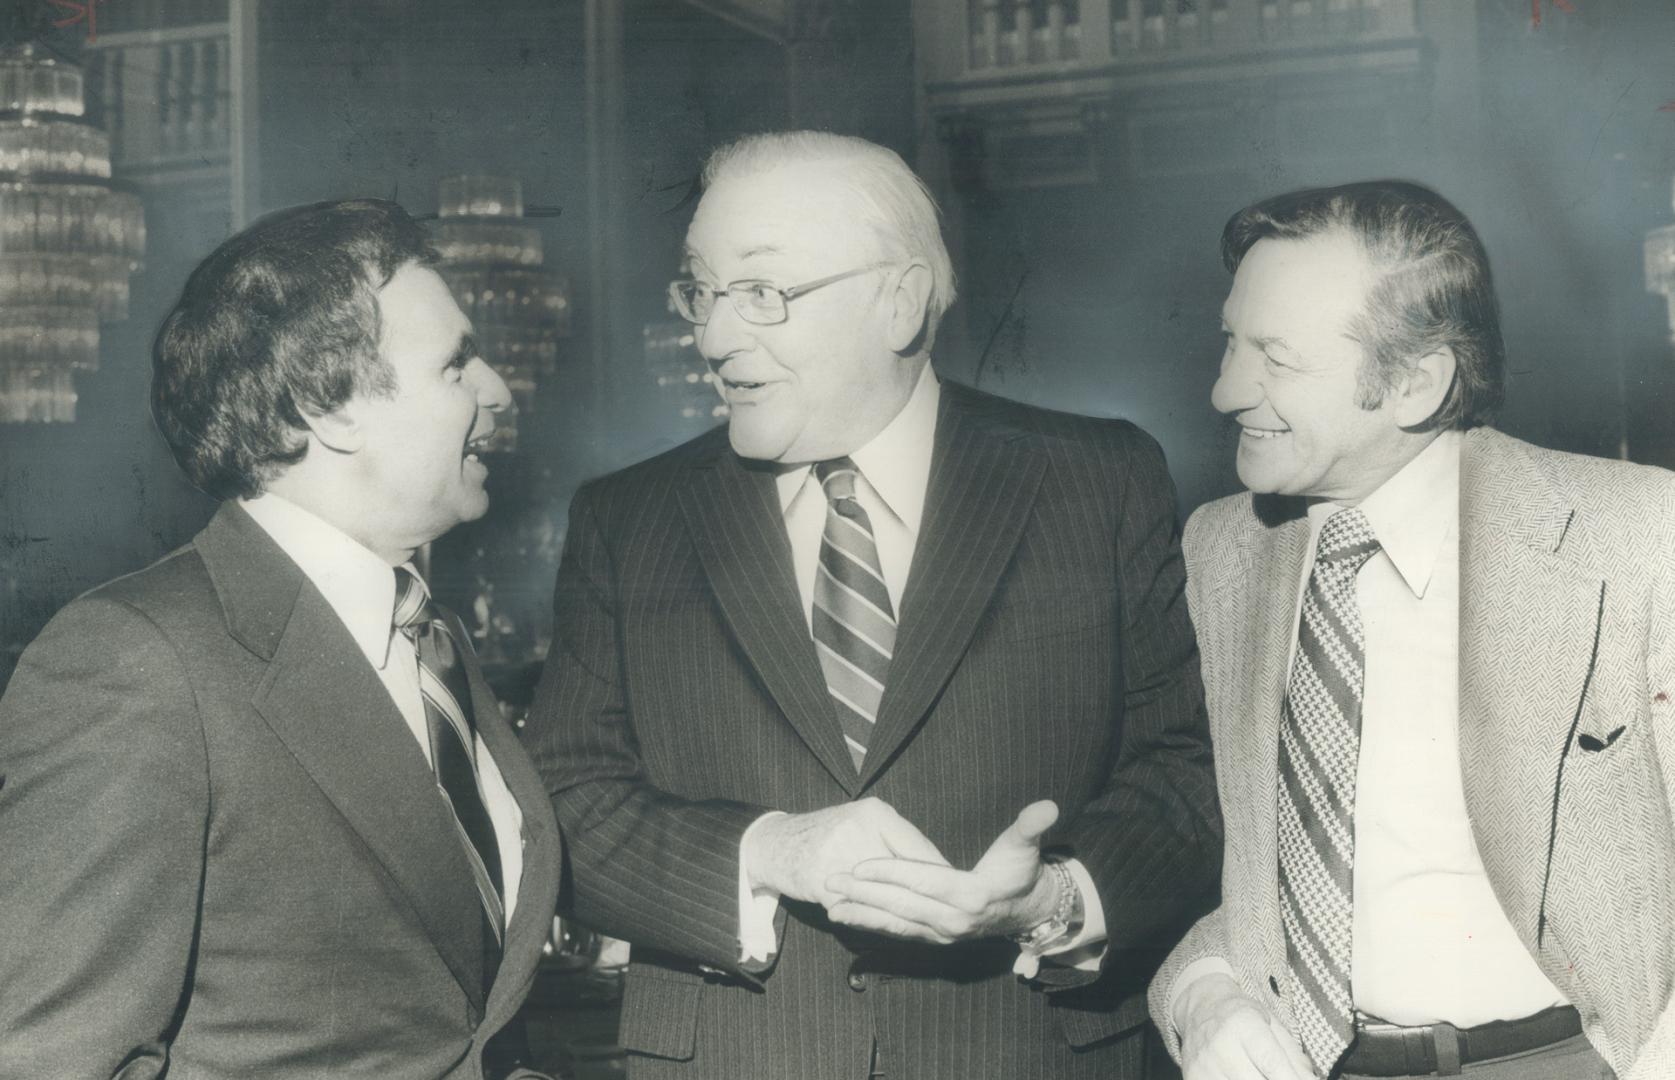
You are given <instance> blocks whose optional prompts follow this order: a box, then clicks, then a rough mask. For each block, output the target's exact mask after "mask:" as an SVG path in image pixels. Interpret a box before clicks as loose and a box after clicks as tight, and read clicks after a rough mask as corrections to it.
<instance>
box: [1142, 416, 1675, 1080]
mask: <svg viewBox="0 0 1675 1080" xmlns="http://www.w3.org/2000/svg"><path fill="white" fill-rule="evenodd" d="M1460 498H1461V507H1460V514H1461V518H1460V544H1461V550H1460V556H1461V561H1460V576H1461V583H1460V589H1461V599H1460V679H1461V686H1460V720H1459V723H1460V754H1461V762H1460V768H1461V770H1462V773H1463V780H1464V785H1465V793H1466V802H1467V808H1468V812H1469V813H1470V815H1471V824H1472V831H1473V835H1474V836H1475V838H1476V841H1477V846H1478V850H1479V852H1480V853H1481V855H1482V857H1483V863H1484V867H1485V869H1486V870H1487V871H1488V874H1489V879H1490V882H1491V884H1492V885H1493V887H1494V890H1495V895H1496V896H1497V898H1498V899H1499V900H1500V903H1501V906H1502V907H1503V908H1504V909H1505V911H1506V915H1507V918H1508V919H1509V920H1510V921H1511V923H1512V926H1513V928H1514V929H1515V930H1516V931H1517V933H1518V936H1519V938H1520V939H1521V940H1522V941H1523V943H1524V946H1525V947H1526V948H1527V949H1529V951H1530V955H1531V956H1533V957H1534V958H1535V960H1536V962H1537V963H1538V964H1539V965H1540V966H1541V969H1542V971H1543V972H1545V973H1546V975H1547V977H1548V978H1549V979H1551V980H1552V981H1553V983H1554V984H1555V985H1557V986H1558V987H1559V989H1560V990H1561V991H1563V992H1564V994H1565V995H1566V996H1567V997H1568V998H1569V999H1570V1000H1571V1001H1572V1002H1573V1003H1574V1004H1575V1005H1576V1007H1577V1008H1578V1009H1579V1010H1580V1011H1581V1014H1582V1020H1583V1023H1584V1025H1585V1027H1586V1030H1587V1035H1588V1037H1589V1039H1590V1040H1591V1041H1592V1042H1593V1044H1594V1045H1595V1046H1596V1047H1597V1048H1598V1049H1599V1051H1600V1053H1601V1054H1602V1055H1603V1056H1604V1057H1605V1058H1606V1060H1607V1061H1609V1062H1610V1064H1611V1065H1612V1067H1613V1068H1614V1069H1615V1070H1616V1071H1617V1072H1618V1074H1619V1075H1621V1076H1624V1077H1627V1078H1632V1080H1654V1078H1662V1077H1668V1076H1672V1075H1675V1018H1672V1016H1671V1013H1670V1009H1669V1002H1670V994H1671V984H1672V979H1675V832H1672V829H1671V811H1670V808H1671V805H1672V804H1675V802H1672V797H1671V783H1672V781H1675V705H1672V704H1671V702H1670V696H1671V695H1672V694H1675V477H1672V476H1671V475H1670V474H1669V473H1667V472H1664V471H1662V470H1659V469H1651V468H1645V467H1640V466H1634V465H1629V464H1625V463H1623V462H1619V461H1606V460H1602V459H1598V458H1589V457H1579V456H1576V455H1572V454H1561V453H1557V452H1554V451H1550V450H1543V449H1540V448H1538V447H1534V446H1531V445H1529V444H1527V443H1523V442H1520V441H1518V440H1516V439H1513V438H1510V437H1508V436H1506V435H1503V434H1501V433H1499V432H1496V431H1493V430H1489V429H1477V430H1474V431H1471V432H1470V433H1468V435H1467V437H1466V439H1465V442H1464V447H1463V453H1462V462H1461V494H1460ZM1307 547H1308V524H1307V521H1306V519H1305V518H1304V517H1303V508H1302V506H1301V505H1300V504H1299V503H1297V502H1296V501H1293V500H1275V499H1266V498H1253V497H1252V496H1251V495H1249V494H1248V493H1247V494H1244V495H1237V496H1233V497H1231V498H1227V499H1222V500H1220V501H1218V502H1215V503H1212V504H1210V505H1208V506H1205V507H1203V508H1201V509H1200V510H1199V511H1198V512H1197V513H1196V514H1194V515H1193V517H1192V520H1191V521H1189V522H1188V524H1187V531H1186V541H1185V550H1186V558H1187V566H1188V575H1189V581H1190V584H1189V596H1190V599H1191V607H1192V615H1193V620H1194V622H1195V623H1196V625H1197V629H1198V639H1199V643H1200V646H1201V648H1202V649H1203V654H1204V679H1205V686H1206V692H1207V697H1208V701H1209V709H1210V719H1211V725H1212V730H1213V732H1214V736H1215V742H1216V765H1217V772H1218V781H1219V783H1220V788H1221V799H1222V807H1223V810H1224V812H1225V814H1226V817H1227V863H1226V870H1225V877H1224V881H1223V887H1222V895H1223V900H1222V906H1221V907H1220V909H1219V910H1217V911H1215V912H1213V913H1212V914H1210V915H1208V916H1206V917H1205V918H1204V919H1203V920H1201V921H1200V922H1199V923H1198V925H1197V926H1196V927H1194V928H1193V930H1192V932H1191V933H1190V934H1189V935H1188V936H1187V938H1186V939H1185V940H1184V941H1182V942H1181V944H1180V945H1179V946H1178V947H1177V948H1176V949H1175V951H1174V952H1173V953H1172V954H1171V955H1170V957H1169V960H1168V961H1167V963H1166V964H1165V965H1164V967H1163V969H1162V971H1160V972H1159V974H1158V977H1157V979H1156V980H1155V981H1154V983H1153V986H1152V991H1151V996H1152V1009H1153V1015H1154V1017H1155V1018H1156V1020H1157V1022H1158V1026H1159V1027H1160V1028H1161V1029H1162V1030H1163V1031H1164V1033H1165V1037H1166V1041H1167V1042H1168V1043H1169V1045H1170V1047H1171V1050H1172V1051H1173V1052H1175V1053H1177V1054H1178V1053H1179V1044H1178V1042H1177V1041H1176V1039H1175V1033H1174V1031H1173V1027H1172V1024H1171V1022H1170V1018H1169V1017H1168V1016H1167V1014H1166V1010H1167V1008H1168V1002H1169V1000H1170V997H1171V994H1172V992H1173V990H1174V982H1175V977H1176V976H1177V975H1178V974H1179V973H1180V972H1181V970H1182V969H1183V968H1184V967H1185V966H1186V965H1187V964H1189V963H1191V962H1192V961H1193V960H1195V959H1198V958H1199V957H1203V956H1220V957H1223V958H1224V959H1226V960H1227V961H1228V962H1229V963H1230V964H1231V965H1232V967H1233V969H1234V971H1235V972H1236V974H1237V976H1238V978H1239V981H1240V982H1241V983H1242V984H1243V986H1244V989H1245V991H1246V992H1247V993H1249V994H1252V995H1253V996H1256V997H1258V998H1259V999H1261V1000H1262V1001H1264V1002H1266V1003H1267V1004H1268V1005H1269V1006H1270V1007H1271V1008H1272V1009H1273V1010H1274V1011H1275V1012H1276V1013H1277V1014H1278V1015H1279V1016H1280V1017H1282V1018H1283V1019H1285V1020H1286V1022H1287V1023H1289V1022H1290V1009H1291V1003H1290V1002H1289V1000H1287V998H1286V997H1285V996H1283V994H1282V993H1281V991H1283V990H1284V989H1285V987H1286V980H1285V979H1284V978H1283V977H1282V975H1283V971H1284V965H1285V963H1286V959H1285V941H1284V932H1283V929H1282V927H1281V923H1280V913H1279V901H1278V893H1277V881H1276V877H1277V866H1278V861H1277V860H1278V856H1277V854H1276V847H1275V816H1274V806H1275V780H1274V777H1275V769H1276V768H1277V755H1278V745H1279V716H1280V703H1281V700H1282V697H1283V695H1284V691H1285V681H1286V659H1287V656H1288V653H1289V649H1290V641H1291V634H1292V623H1293V620H1294V618H1295V615H1294V611H1295V608H1294V604H1295V602H1296V596H1297V589H1298V583H1299V581H1300V580H1301V575H1302V570H1303V562H1304V560H1305V559H1306V558H1307V556H1308V551H1307Z"/></svg>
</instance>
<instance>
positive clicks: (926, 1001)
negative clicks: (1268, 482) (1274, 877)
mask: <svg viewBox="0 0 1675 1080" xmlns="http://www.w3.org/2000/svg"><path fill="white" fill-rule="evenodd" d="M925 509H926V513H925V521H924V527H923V529H922V531H921V534H920V537H919V541H918V545H917V549H916V552H915V556H914V563H913V567H912V570H911V572H910V575H909V580H908V583H907V591H906V595H905V596H904V599H903V604H902V620H901V625H900V634H899V637H898V639H897V649H896V655H895V658H894V660H893V662H892V667H891V673H890V677H889V680H888V686H887V689H886V691H885V695H884V700H883V702H882V704H881V706H880V711H879V718H878V725H877V729H876V731H875V733H874V736H873V740H872V744H871V749H870V751H869V753H868V755H867V760H866V765H865V768H864V769H863V770H862V771H861V772H860V773H859V774H858V775H857V773H856V770H855V767H854V765H853V764H852V763H851V761H850V758H849V755H848V752H847V751H846V750H845V749H844V744H843V741H842V737H841V733H840V729H839V727H838V723H837V718H836V715H835V713H834V712H833V706H832V704H831V702H830V699H829V698H828V696H827V693H826V686H825V681H824V678H823V676H822V675H821V670H820V666H819V662H818V660H817V658H816V656H815V653H814V647H813V644H812V642H811V641H810V638H809V633H808V629H807V624H806V622H805V619H804V614H803V612H802V608H801V603H800V601H799V599H798V594H797V590H796V585H795V582H794V580H793V576H792V566H791V554H790V546H789V542H788V540H787V538H786V533H785V527H784V523H783V520H782V517H781V513H780V507H779V502H778V499H777V497H776V495H775V491H774V482H773V472H772V470H771V469H767V468H761V467H757V466H753V465H750V464H748V463H745V462H743V461H741V460H740V459H739V458H738V457H737V456H736V455H734V454H733V453H732V451H731V450H730V449H729V447H728V442H727V435H726V432H725V430H719V429H718V430H717V431H714V432H711V433H709V434H707V435H704V436H702V437H700V438H699V439H697V440H695V441H693V442H691V443H688V444H686V445H685V446H682V447H680V448H678V449H676V450H674V451H671V452H670V453H668V454H665V455H663V456H662V457H659V458H656V459H653V460H651V461H649V462H645V463H643V464H641V465H639V466H636V467H634V468H631V469H629V470H626V471H625V472H622V473H619V474H617V475H615V476H611V477H608V478H606V479H604V480H601V481H597V482H595V483H592V484H590V485H588V486H586V487H584V488H583V489H582V491H581V492H579V493H578V495H577V497H576V500H575V503H574V505H573V507H572V510H571V529H570V533H569V537H568V540H567V543H566V550H565V554H564V559H563V563H562V566H561V568H560V571H559V580H558V588H557V596H556V613H557V625H556V637H555V641H554V645H553V650H552V654H551V656H550V658H549V660H548V667H547V670H546V673H545V676H544V678H543V681H542V685H541V688H540V691H539V693H538V695H537V698H536V702H535V707H534V710H533V713H532V717H531V728H532V731H531V735H532V736H533V738H532V740H531V743H530V745H531V750H532V753H533V754H534V756H535V758H536V761H537V765H538V766H539V767H540V768H541V770H542V772H543V773H544V775H545V776H546V779H547V782H548V785H549V788H550V790H551V791H552V794H553V798H554V805H555V807H556V809H557V811H558V816H559V818H560V822H561V824H562V825H563V827H564V828H565V830H566V834H567V843H568V845H569V851H570V856H571V863H570V865H571V868H572V871H573V873H572V883H573V894H572V896H571V903H572V906H573V909H574V911H575V914H576V916H577V917H578V918H579V919H581V920H583V921H584V922H586V923H588V924H589V925H592V926H595V927H598V928H600V929H602V930H604V931H605V932H607V933H610V934H613V935H616V936H619V937H623V938H626V939H628V940H629V941H631V942H632V943H633V947H634V948H633V964H632V966H631V967H630V968H629V971H628V977H627V989H626V996H625V1001H624V1005H623V1019H622V1031H621V1039H622V1042H623V1043H624V1045H625V1046H626V1047H627V1048H628V1049H629V1050H630V1051H631V1052H633V1054H634V1057H633V1058H632V1059H631V1060H632V1061H633V1069H634V1075H636V1076H641V1077H656V1076H679V1077H683V1078H701V1077H715V1078H717V1080H722V1078H725V1080H740V1078H762V1080H770V1078H771V1080H794V1078H808V1080H815V1078H819V1080H827V1078H830V1080H859V1078H863V1077H865V1076H866V1075H867V1068H868V1066H867V1062H868V1059H869V1056H870V1054H871V1052H872V1048H873V1044H874V1040H875V1039H876V1040H877V1044H878V1049H879V1055H880V1059H881V1060H882V1061H883V1062H885V1063H886V1067H887V1068H888V1069H889V1071H890V1074H891V1075H892V1076H902V1077H913V1078H915V1080H938V1078H949V1080H952V1078H956V1077H958V1078H961V1080H969V1078H976V1077H995V1078H1006V1080H1015V1078H1018V1077H1046V1076H1053V1077H1081V1076H1089V1077H1091V1076H1100V1077H1103V1078H1105V1080H1111V1078H1113V1077H1120V1076H1125V1075H1133V1073H1132V1071H1131V1069H1130V1068H1129V1067H1128V1066H1125V1065H1124V1063H1125V1062H1129V1061H1132V1060H1133V1059H1135V1058H1136V1057H1137V1055H1138V1046H1137V1044H1138V1042H1139V1040H1138V1039H1135V1038H1119V1036H1121V1035H1123V1034H1124V1033H1133V1032H1134V1031H1135V1030H1136V1029H1137V1026H1138V1025H1140V1024H1142V1023H1143V1022H1144V1020H1145V1007H1144V994H1143V991H1144V986H1145V982H1146V980H1147V979H1148V978H1149V975H1150V972H1151V971H1152V970H1153V969H1154V968H1155V965H1156V962H1157V960H1158V959H1159V958H1161V955H1162V949H1166V948H1167V946H1168V945H1169V944H1170V943H1171V942H1172V941H1173V939H1174V937H1175V935H1177V934H1178V933H1179V932H1180V931H1181V930H1183V929H1184V928H1185V926H1186V925H1187V923H1188V922H1190V918H1191V916H1190V914H1189V913H1190V911H1191V910H1192V909H1193V907H1194V905H1200V906H1199V907H1198V909H1199V910H1203V907H1202V900H1203V898H1204V896H1205V894H1206V892H1207V891H1211V890H1213V885H1214V881H1215V875H1216V872H1217V868H1218V864H1219V854H1220V823H1219V819H1218V815H1217V811H1216V806H1215V797H1214V781H1213V778H1212V774H1211V765H1210V760H1209V755H1208V750H1207V731H1206V726H1205V721H1204V716H1203V706H1202V697H1201V694H1202V690H1201V685H1200V682H1199V677H1198V662H1197V652H1196V647H1195V645H1194V642H1193V639H1192V633H1191V628H1190V626H1189V623H1188V618H1187V612H1186V607H1185V603H1184V599H1183V595H1182V589H1183V586H1184V572H1183V568H1182V563H1181V560H1180V556H1179V550H1178V546H1177V540H1176V536H1177V529H1176V526H1175V509H1174V502H1173V493H1172V488H1171V485H1170V483H1169V478H1168V475H1167V473H1166V472H1165V469H1164V466H1163V459H1162V456H1161V454H1160V453H1159V451H1158V448H1157V446H1156V444H1155V443H1154V442H1152V440H1151V439H1150V438H1148V437H1147V436H1146V435H1144V434H1143V433H1142V432H1140V431H1139V430H1138V429H1137V428H1135V427H1134V426H1132V425H1130V424H1127V423H1124V422H1119V421H1100V420H1089V419H1085V418H1079V417H1072V416H1067V415H1062V414H1055V413H1048V412H1045V411H1042V410H1038V409H1032V408H1027V407H1025V406H1021V405H1017V404H1014V403H1011V402H1005V401H1002V400H1000V399H997V398H992V397H988V396H985V395H982V394H979V393H977V392H975V391H972V390H968V389H966V388H963V387H959V386H955V385H952V384H947V383H945V384H944V389H943V395H942V402H941V406H940V411H939V415H938V420H937V429H936V437H935V447H934V451H933V455H932V470H931V478H930V487H929V491H928V494H927V497H926V508H925ZM865 796H877V797H879V798H881V799H883V800H885V801H887V802H889V803H890V804H892V805H893V806H895V807H896V808H897V809H898V810H900V811H901V812H902V813H903V814H904V815H905V816H906V817H907V818H908V819H909V820H910V821H913V822H914V823H916V824H917V825H918V826H919V827H920V828H921V829H922V830H923V831H924V832H925V833H926V835H927V836H929V838H930V839H931V840H932V841H933V842H935V843H936V844H937V845H938V846H939V847H940V849H941V850H942V852H943V853H944V854H945V855H947V856H948V858H949V859H950V860H951V861H952V862H953V863H955V864H956V865H962V866H970V865H971V864H972V863H974V862H975V861H976V859H977V858H978V857H979V856H980V855H981V854H982V852H983V850H984V849H985V848H986V847H987V846H988V844H989V843H990V842H991V841H992V840H993V839H994V837H995V836H996V835H998V834H999V833H1000V831H1001V830H1002V829H1003V828H1005V826H1006V825H1007V824H1009V823H1010V822H1011V820H1012V818H1013V817H1014V816H1015V815H1016V813H1017V812H1018V810H1019V809H1020V808H1022V807H1023V806H1024V805H1025V804H1026V803H1028V802H1029V801H1031V800H1032V799H1036V798H1042V797H1050V798H1053V799H1055V800H1057V801H1058V803H1059V805H1060V807H1061V808H1062V809H1063V811H1064V813H1063V817H1062V821H1061V824H1060V825H1059V826H1058V827H1056V828H1055V830H1054V832H1053V833H1052V834H1050V835H1049V837H1048V842H1049V844H1052V845H1056V846H1058V847H1059V848H1061V849H1062V850H1064V851H1066V852H1068V853H1070V854H1073V855H1075V856H1076V857H1077V858H1079V859H1081V860H1082V862H1083V863H1084V864H1085V865H1086V866H1087V867H1088V869H1089V871H1090V872H1091V874H1092V876H1093V878H1094V880H1095V882H1096V883H1097V884H1098V888H1099V890H1100V895H1101V898H1102V901H1103V904H1104V908H1105V912H1106V920H1107V923H1108V925H1109V927H1110V937H1111V942H1112V945H1113V949H1112V951H1111V953H1110V955H1109V958H1108V960H1107V963H1106V964H1105V970H1104V972H1103V973H1102V976H1101V977H1100V978H1098V979H1097V980H1094V979H1092V977H1091V976H1078V977H1065V979H1064V983H1063V984H1060V985H1056V986H1055V987H1053V988H1052V990H1053V992H1050V993H1048V992H1043V990H1042V989H1040V988H1037V987H1031V986H1029V985H1026V984H1024V983H1022V982H1021V981H1020V980H1018V979H1017V978H1016V977H1015V976H1013V975H1012V974H1011V972H1010V967H1011V961H1012V958H1013V957H1014V956H1015V955H1016V950H1015V948H1014V947H1013V946H1011V945H1010V944H1009V943H1006V942H997V941H990V942H984V943H976V944H970V945H964V946H958V947H948V948H935V947H924V946H909V945H906V944H904V943H901V942H897V941H891V940H887V939H884V938H880V937H874V936H871V935H867V934H863V933H859V932H852V931H848V930H842V929H837V928H834V927H833V926H832V925H831V924H830V923H828V922H827V921H826V920H825V919H824V917H823V911H822V910H821V909H820V908H818V907H817V906H811V905H806V904H799V903H791V902H787V903H785V904H784V905H782V909H781V923H780V933H781V938H780V941H781V948H780V951H779V953H778V955H777V957H776V962H775V964H774V965H773V967H772V968H771V969H770V970H766V971H758V972H754V973H752V972H745V971H742V970H741V969H740V966H739V942H738V929H739V928H738V902H737V888H738V884H737V875H738V847H739V840H740V837H741V835H742V834H743V832H744V830H745V828H746V827H747V826H748V825H749V824H750V823H751V822H752V821H753V820H755V818H756V817H757V816H758V815H760V814H762V813H763V812H764V811H766V810H769V809H781V810H787V811H808V810H814V809H818V808H820V807H824V806H829V805H832V804H835V803H841V802H844V801H847V800H851V799H856V798H861V797H865ZM1058 974H1059V975H1061V976H1064V975H1065V973H1063V972H1060V973H1058Z"/></svg>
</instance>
